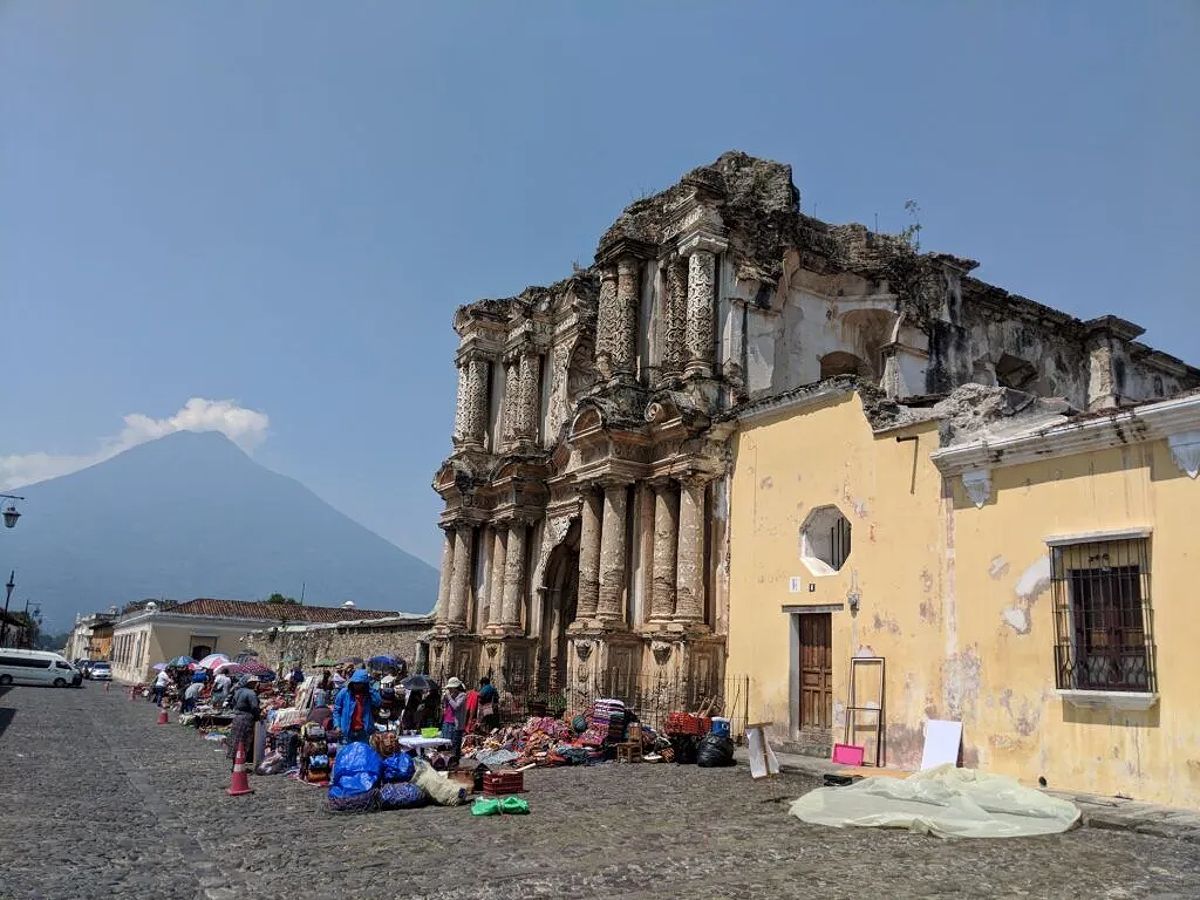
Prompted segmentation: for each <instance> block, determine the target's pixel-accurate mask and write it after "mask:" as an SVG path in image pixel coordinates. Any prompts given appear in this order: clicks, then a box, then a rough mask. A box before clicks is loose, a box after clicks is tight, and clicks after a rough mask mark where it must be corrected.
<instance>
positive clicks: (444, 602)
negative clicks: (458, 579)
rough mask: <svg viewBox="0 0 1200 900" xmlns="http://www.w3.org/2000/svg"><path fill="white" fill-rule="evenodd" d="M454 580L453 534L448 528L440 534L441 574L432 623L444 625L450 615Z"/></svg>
mask: <svg viewBox="0 0 1200 900" xmlns="http://www.w3.org/2000/svg"><path fill="white" fill-rule="evenodd" d="M453 579H454V534H453V532H451V530H450V529H449V528H446V529H443V533H442V574H441V577H440V578H439V579H438V598H437V612H436V614H435V615H434V621H436V622H437V624H439V625H444V624H445V623H446V620H447V617H448V616H449V615H450V582H451V581H452V580H453Z"/></svg>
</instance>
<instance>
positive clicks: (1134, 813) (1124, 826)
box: [735, 747, 1200, 844]
mask: <svg viewBox="0 0 1200 900" xmlns="http://www.w3.org/2000/svg"><path fill="white" fill-rule="evenodd" d="M775 755H776V756H777V757H779V768H780V769H781V770H782V771H783V772H785V773H787V774H789V775H807V776H809V777H811V778H821V777H823V776H824V775H825V774H826V773H827V772H836V771H838V770H839V769H841V768H842V766H839V765H835V764H834V763H832V762H830V761H829V760H827V759H820V758H818V757H815V756H801V755H799V754H796V753H776V754H775ZM735 758H736V759H737V761H738V763H740V764H741V765H749V757H748V756H747V754H746V749H745V748H744V747H739V748H738V750H737V752H736V754H735ZM1046 793H1047V794H1049V795H1050V796H1052V797H1061V798H1062V799H1064V800H1070V801H1071V802H1072V803H1074V804H1075V805H1076V806H1078V807H1079V811H1080V812H1081V813H1082V814H1083V815H1082V824H1083V825H1084V826H1085V827H1088V828H1107V829H1112V830H1116V831H1135V832H1137V833H1138V834H1148V835H1151V836H1153V837H1162V838H1174V839H1176V840H1181V841H1190V842H1191V843H1193V844H1200V812H1197V811H1195V810H1190V809H1181V808H1178V807H1174V806H1159V805H1157V804H1154V803H1142V802H1140V801H1138V800H1128V799H1125V798H1123V797H1102V796H1100V795H1099V794H1082V793H1076V792H1074V791H1047V792H1046Z"/></svg>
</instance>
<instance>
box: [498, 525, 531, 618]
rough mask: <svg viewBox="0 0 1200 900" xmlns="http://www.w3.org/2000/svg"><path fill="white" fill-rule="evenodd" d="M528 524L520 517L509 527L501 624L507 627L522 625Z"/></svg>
mask: <svg viewBox="0 0 1200 900" xmlns="http://www.w3.org/2000/svg"><path fill="white" fill-rule="evenodd" d="M527 530H528V526H527V525H526V524H525V523H524V522H522V521H520V520H519V519H516V520H513V522H512V523H511V524H510V525H509V527H508V546H507V548H506V552H505V562H504V610H503V613H502V615H501V618H500V624H501V625H502V626H504V627H505V628H519V627H520V625H521V601H522V600H523V599H524V595H525V533H526V531H527Z"/></svg>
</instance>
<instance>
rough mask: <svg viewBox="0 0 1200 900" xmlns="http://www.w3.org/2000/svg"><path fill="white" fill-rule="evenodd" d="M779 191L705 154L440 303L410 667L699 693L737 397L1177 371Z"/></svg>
mask: <svg viewBox="0 0 1200 900" xmlns="http://www.w3.org/2000/svg"><path fill="white" fill-rule="evenodd" d="M799 201H800V198H799V193H798V191H797V190H796V188H795V187H794V186H793V183H792V177H791V169H790V167H788V166H786V165H782V164H780V163H776V162H770V161H767V160H761V159H755V158H752V157H749V156H747V155H745V154H742V153H727V154H724V155H723V156H721V157H720V158H719V159H718V160H717V161H716V162H715V163H713V164H711V165H708V166H704V167H701V168H699V169H696V170H694V171H692V172H690V173H689V174H687V175H686V176H684V178H683V179H682V180H681V181H680V182H679V183H678V184H676V185H675V186H673V187H671V188H669V189H668V190H666V191H663V192H662V193H659V194H657V195H655V196H652V197H649V198H646V199H643V200H639V201H637V202H635V203H633V204H632V205H631V206H629V207H628V208H627V209H626V210H625V211H624V212H623V213H622V214H621V216H620V217H619V218H618V219H617V221H616V222H615V223H614V224H613V225H612V227H611V228H610V229H609V230H608V231H607V232H606V233H605V234H604V235H603V237H602V238H601V239H600V242H599V247H598V250H597V253H596V257H595V261H594V264H593V265H592V266H590V267H589V268H587V269H584V270H580V271H576V272H575V273H574V274H573V275H571V276H570V277H568V278H566V279H565V280H563V281H560V282H558V283H556V284H553V285H551V286H549V287H531V288H528V289H526V290H525V291H523V292H522V293H521V294H520V295H518V296H516V297H510V298H506V299H495V300H493V299H486V300H479V301H477V302H475V303H471V304H468V305H466V306H463V307H461V308H459V309H458V311H457V312H456V313H455V316H454V329H455V331H456V332H457V334H458V335H459V339H460V340H459V347H458V351H457V354H456V359H455V364H456V365H457V368H458V395H457V401H456V409H455V418H454V433H453V436H452V451H451V453H450V455H449V457H448V458H447V459H446V461H445V462H444V463H443V465H442V466H441V467H440V469H439V470H438V472H437V474H436V476H435V478H434V483H433V486H434V489H435V490H436V491H437V492H438V493H439V495H440V496H441V497H442V499H443V500H444V502H445V507H444V510H443V512H442V514H441V518H440V521H439V523H438V524H439V526H440V527H441V529H442V530H443V532H444V534H445V544H444V550H443V554H442V565H441V581H440V587H439V593H438V602H437V608H436V613H435V625H434V627H433V630H432V631H431V632H430V635H429V638H430V651H431V655H430V669H431V671H432V672H434V673H440V674H442V675H443V676H448V675H457V676H459V677H461V678H464V679H468V678H471V677H476V676H478V675H481V674H486V673H491V674H492V675H493V677H494V678H496V679H497V680H498V681H499V682H501V683H502V684H504V685H505V686H508V687H510V688H512V689H514V690H528V691H547V692H555V691H562V690H564V689H568V690H570V689H577V690H579V691H581V692H597V691H604V692H610V693H613V694H616V695H618V696H619V695H621V694H622V693H623V692H626V691H627V690H628V688H629V686H630V685H633V684H635V683H638V682H642V683H645V682H647V681H654V680H656V679H662V680H664V681H665V680H670V681H673V682H676V683H682V684H685V685H687V686H688V691H689V693H690V694H691V695H692V696H712V695H713V694H715V693H719V682H720V679H721V678H722V674H723V670H724V663H725V638H726V635H727V633H728V573H729V565H730V559H729V550H728V537H727V521H728V514H729V507H730V502H731V498H730V492H729V473H730V467H731V459H730V452H731V449H730V448H731V441H730V437H731V435H732V434H733V430H734V429H735V428H736V427H737V425H736V421H737V420H736V412H737V410H738V409H739V408H740V407H742V406H744V405H745V404H748V403H751V402H761V401H763V400H764V399H767V398H770V397H772V396H777V395H782V394H786V393H787V392H789V391H792V390H794V389H796V388H799V387H802V386H804V385H807V384H812V383H815V382H819V381H821V380H824V379H828V378H833V377H837V376H847V375H849V376H854V377H856V378H857V379H860V380H861V381H862V382H865V383H867V384H869V385H872V386H874V388H875V389H876V390H877V391H878V392H879V394H880V397H881V402H891V401H896V402H908V403H910V404H921V403H927V402H930V399H929V398H931V397H938V396H942V395H945V394H946V393H948V392H949V391H951V390H952V389H954V388H955V387H957V386H959V385H962V384H965V383H969V382H976V383H981V384H985V385H996V386H1004V387H1009V388H1012V389H1014V390H1020V391H1024V392H1027V393H1030V394H1034V395H1037V396H1044V397H1059V398H1063V399H1064V400H1065V401H1066V404H1068V405H1069V406H1070V407H1072V408H1075V409H1078V410H1084V411H1094V410H1100V409H1105V408H1114V407H1118V406H1122V405H1126V404H1129V403H1132V402H1137V401H1143V400H1147V399H1152V398H1155V397H1166V396H1170V395H1171V394H1173V393H1176V392H1178V391H1180V390H1184V389H1187V388H1190V387H1194V386H1196V385H1197V384H1200V372H1198V371H1197V370H1196V369H1193V368H1190V367H1188V366H1186V365H1184V364H1183V363H1181V362H1180V361H1179V360H1177V359H1175V358H1174V357H1171V356H1168V355H1167V354H1164V353H1161V352H1158V351H1155V350H1152V349H1151V348H1149V347H1147V346H1145V345H1144V344H1141V343H1139V342H1138V341H1137V340H1136V339H1137V337H1138V336H1139V335H1140V333H1141V329H1139V328H1138V327H1137V326H1136V325H1134V324H1132V323H1131V322H1128V321H1125V320H1123V319H1120V318H1117V317H1115V316H1105V317H1102V318H1099V319H1093V320H1090V321H1081V320H1079V319H1076V318H1074V317H1072V316H1069V315H1067V314H1065V313H1061V312H1058V311H1056V310H1053V309H1050V308H1048V307H1046V306H1043V305H1041V304H1039V303H1036V302H1034V301H1032V300H1028V299H1026V298H1023V297H1019V296H1015V295H1013V294H1009V293H1007V292H1005V291H1003V290H1002V289H1000V288H997V287H994V286H992V285H989V284H986V283H984V282H982V281H979V280H978V279H975V278H973V277H972V276H971V271H972V270H973V269H974V268H975V267H976V265H977V264H976V263H975V262H974V261H972V260H969V259H965V258H961V257H957V256H951V255H948V254H939V253H924V254H922V253H919V252H917V251H916V250H915V249H914V248H913V247H912V246H911V245H910V243H909V242H908V241H907V240H905V239H903V238H902V237H897V236H889V235H884V234H878V233H874V232H871V231H869V230H868V229H866V228H864V227H863V226H861V225H856V224H850V225H830V224H828V223H825V222H821V221H819V220H817V219H814V218H812V217H809V216H806V215H804V214H803V213H801V211H800V202H799ZM830 440H831V441H836V440H837V436H836V435H831V436H830ZM797 469H798V471H801V472H802V470H803V460H797Z"/></svg>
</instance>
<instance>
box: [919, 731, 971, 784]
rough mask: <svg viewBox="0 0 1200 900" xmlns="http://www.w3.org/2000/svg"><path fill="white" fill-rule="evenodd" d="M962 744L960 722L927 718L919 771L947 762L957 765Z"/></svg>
mask: <svg viewBox="0 0 1200 900" xmlns="http://www.w3.org/2000/svg"><path fill="white" fill-rule="evenodd" d="M960 744H962V722H947V721H944V720H942V719H929V720H928V721H926V722H925V749H924V751H922V753H921V771H922V772H923V771H925V770H926V769H932V768H934V767H935V766H941V765H945V764H946V763H949V764H950V765H952V766H956V765H958V748H959V745H960Z"/></svg>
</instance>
